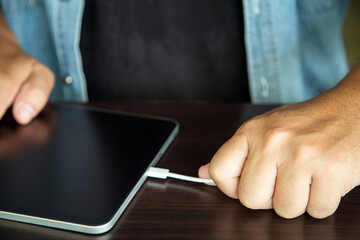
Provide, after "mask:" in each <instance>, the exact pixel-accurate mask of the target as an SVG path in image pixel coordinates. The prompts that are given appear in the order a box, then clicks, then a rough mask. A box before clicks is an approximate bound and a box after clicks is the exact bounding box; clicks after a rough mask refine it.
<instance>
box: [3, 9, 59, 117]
mask: <svg viewBox="0 0 360 240" xmlns="http://www.w3.org/2000/svg"><path fill="white" fill-rule="evenodd" d="M53 86H54V74H53V73H52V72H51V70H50V69H49V68H48V67H46V66H45V65H43V64H42V63H40V62H38V61H37V60H36V59H34V58H32V57H31V56H29V55H28V54H26V53H25V52H24V51H22V50H21V48H20V47H19V45H18V43H17V41H16V39H15V37H14V35H13V34H12V33H11V31H9V29H8V28H7V26H6V23H5V21H4V19H3V18H2V16H1V14H0V119H1V118H2V117H3V115H4V114H5V112H6V110H7V109H8V108H9V107H10V106H11V105H13V115H14V118H15V119H16V121H17V122H18V123H20V124H28V123H29V122H30V121H31V120H32V119H33V118H34V117H35V116H36V115H37V114H38V113H39V112H40V111H41V110H42V109H43V108H44V106H45V104H46V102H47V100H48V98H49V95H50V92H51V90H52V88H53Z"/></svg>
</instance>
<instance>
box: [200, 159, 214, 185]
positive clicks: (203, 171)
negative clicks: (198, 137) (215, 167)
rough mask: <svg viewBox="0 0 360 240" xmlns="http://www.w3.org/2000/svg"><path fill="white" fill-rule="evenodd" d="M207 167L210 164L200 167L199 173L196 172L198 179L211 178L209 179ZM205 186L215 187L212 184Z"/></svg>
mask: <svg viewBox="0 0 360 240" xmlns="http://www.w3.org/2000/svg"><path fill="white" fill-rule="evenodd" d="M209 166H210V163H208V164H205V165H204V166H201V167H200V168H199V171H198V175H199V177H200V178H206V179H208V178H211V177H210V174H209ZM206 184H207V185H211V186H216V184H214V183H206Z"/></svg>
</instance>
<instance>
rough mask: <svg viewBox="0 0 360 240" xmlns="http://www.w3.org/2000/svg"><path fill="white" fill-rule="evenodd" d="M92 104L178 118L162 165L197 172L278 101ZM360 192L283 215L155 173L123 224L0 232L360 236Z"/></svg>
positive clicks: (9, 226)
mask: <svg viewBox="0 0 360 240" xmlns="http://www.w3.org/2000/svg"><path fill="white" fill-rule="evenodd" d="M91 105H92V106H97V107H103V108H108V109H117V110H121V111H128V112H136V113H143V114H151V115H158V116H165V117H170V118H174V119H176V120H178V121H179V123H180V132H179V135H178V136H177V137H176V139H175V141H174V142H173V143H172V145H171V146H170V147H169V149H168V150H167V152H166V153H165V154H164V156H163V158H162V159H161V160H160V162H159V164H158V165H157V166H159V167H164V168H169V169H171V171H173V172H177V173H182V174H187V175H194V176H196V175H197V169H198V167H199V166H200V165H202V164H205V163H207V162H208V161H209V160H210V159H211V157H212V155H213V154H214V153H215V152H216V150H217V149H218V148H219V147H220V146H221V145H222V144H223V143H224V142H225V141H226V140H227V139H228V138H229V137H231V136H232V134H233V133H234V132H235V131H236V129H237V128H238V127H239V126H240V124H241V123H243V122H244V121H246V120H247V119H249V118H250V117H252V116H255V115H257V114H260V113H262V112H265V111H267V110H269V109H271V108H273V106H262V105H257V106H253V105H249V104H235V103H231V104H226V103H222V104H219V103H163V102H142V103H141V102H140V103H131V102H128V103H126V102H120V103H116V102H108V103H92V104H91ZM359 236H360V191H359V189H358V188H357V189H355V190H353V191H352V192H351V193H349V194H348V195H346V196H345V197H344V198H343V199H342V202H341V204H340V206H339V208H338V210H337V212H336V213H335V214H334V215H333V216H331V217H329V218H326V219H323V220H317V219H313V218H311V217H310V216H308V215H307V214H304V215H302V216H300V217H298V218H295V219H292V220H286V219H282V218H280V217H279V216H277V215H276V214H275V213H274V211H273V210H259V211H254V210H249V209H247V208H245V207H244V206H242V205H241V204H240V203H239V201H238V200H234V199H230V198H228V197H226V196H225V195H224V194H222V193H221V192H220V191H219V190H218V189H217V188H216V187H211V186H207V185H203V184H198V183H191V182H183V181H179V180H176V179H167V180H159V179H148V180H146V182H145V183H144V185H143V186H142V187H141V189H140V191H139V192H138V194H137V195H136V196H135V198H134V199H133V201H132V202H131V203H130V205H129V206H128V208H127V209H126V210H125V212H124V213H123V215H122V216H121V217H120V219H119V221H118V222H117V223H116V225H115V227H114V228H113V229H112V230H111V231H109V232H108V233H105V234H102V235H96V236H92V235H86V234H80V233H73V232H68V231H63V230H57V229H51V228H46V227H40V226H35V225H30V224H24V223H17V222H11V221H6V220H0V239H104V240H105V239H206V240H210V239H317V240H319V239H359Z"/></svg>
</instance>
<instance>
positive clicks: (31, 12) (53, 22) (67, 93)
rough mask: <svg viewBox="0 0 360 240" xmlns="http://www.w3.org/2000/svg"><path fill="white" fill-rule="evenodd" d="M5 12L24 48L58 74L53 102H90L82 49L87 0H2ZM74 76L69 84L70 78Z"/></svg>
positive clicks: (52, 96)
mask: <svg viewBox="0 0 360 240" xmlns="http://www.w3.org/2000/svg"><path fill="white" fill-rule="evenodd" d="M0 3H1V8H2V12H3V14H4V15H5V18H6V20H7V22H8V24H9V26H10V27H11V29H12V30H13V32H14V34H15V35H16V37H17V39H18V41H19V43H20V45H21V47H22V48H23V49H24V50H25V51H26V52H27V53H29V54H30V55H31V56H33V57H35V58H36V59H38V60H39V61H41V62H42V63H44V64H46V65H47V66H49V67H50V68H51V69H52V70H53V71H54V73H55V76H56V82H55V88H54V90H53V91H52V93H51V96H50V100H51V101H72V102H86V101H87V100H88V97H87V89H86V81H85V77H84V73H83V70H82V62H81V55H80V49H79V40H80V30H81V18H82V12H83V8H84V0H1V1H0ZM69 76H70V77H71V78H72V83H71V84H66V83H65V82H64V79H65V78H66V77H69Z"/></svg>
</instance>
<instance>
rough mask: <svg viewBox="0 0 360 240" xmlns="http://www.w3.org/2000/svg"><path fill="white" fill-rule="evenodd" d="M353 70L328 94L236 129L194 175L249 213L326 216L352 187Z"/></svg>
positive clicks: (356, 127) (359, 126) (356, 100)
mask: <svg viewBox="0 0 360 240" xmlns="http://www.w3.org/2000/svg"><path fill="white" fill-rule="evenodd" d="M359 80H360V68H359V67H357V68H356V69H354V70H353V71H352V72H351V73H350V74H349V75H348V76H347V77H346V78H345V79H344V80H342V81H341V82H340V84H338V86H336V87H335V88H334V89H332V90H330V91H328V92H326V93H324V94H321V95H319V96H317V97H316V98H313V99H311V100H309V101H306V102H302V103H296V104H289V105H285V106H282V107H280V108H277V109H275V110H273V111H270V112H268V113H265V114H263V115H260V116H258V117H255V118H253V119H251V120H249V121H248V122H246V123H245V124H243V125H242V126H241V127H240V128H239V129H238V131H237V132H236V133H235V135H234V136H233V137H232V138H231V139H230V140H229V141H227V142H226V143H225V144H224V145H223V146H222V147H221V148H220V149H219V150H218V152H217V153H216V154H215V155H214V157H213V159H212V160H211V162H210V164H207V165H205V166H203V167H201V168H200V169H199V176H200V177H203V178H208V177H211V178H212V179H213V180H214V181H215V183H216V185H217V186H218V187H219V189H220V190H221V191H223V192H224V193H225V194H227V195H228V196H229V197H232V198H238V199H239V200H240V202H241V203H242V204H243V205H244V206H246V207H248V208H251V209H271V208H274V210H275V211H276V213H277V214H278V215H280V216H282V217H284V218H294V217H297V216H299V215H301V214H303V213H304V212H305V211H307V212H308V213H309V214H310V215H311V216H313V217H315V218H325V217H327V216H330V215H331V214H333V213H334V212H335V211H336V209H337V207H338V205H339V203H340V200H341V197H343V196H344V195H345V194H346V193H348V192H349V191H350V190H351V189H353V188H354V187H356V186H358V185H359V184H360V90H359V89H360V88H359V86H360V85H359V83H358V82H359Z"/></svg>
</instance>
